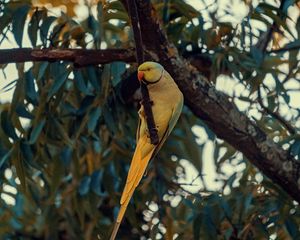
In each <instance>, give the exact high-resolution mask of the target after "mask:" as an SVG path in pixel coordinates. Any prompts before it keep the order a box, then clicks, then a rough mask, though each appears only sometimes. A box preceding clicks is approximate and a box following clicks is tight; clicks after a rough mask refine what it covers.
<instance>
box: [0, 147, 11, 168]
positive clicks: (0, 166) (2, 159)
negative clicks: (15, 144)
mask: <svg viewBox="0 0 300 240" xmlns="http://www.w3.org/2000/svg"><path fill="white" fill-rule="evenodd" d="M12 152H13V149H10V150H9V151H8V152H7V153H6V154H5V155H4V156H3V157H2V158H1V160H0V169H1V168H2V167H3V165H4V164H5V163H6V162H7V160H8V159H9V158H10V156H11V154H12Z"/></svg>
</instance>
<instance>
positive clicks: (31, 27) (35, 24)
mask: <svg viewBox="0 0 300 240" xmlns="http://www.w3.org/2000/svg"><path fill="white" fill-rule="evenodd" d="M44 15H46V12H45V10H38V9H37V10H35V11H34V13H33V14H32V17H31V20H30V22H29V24H28V36H29V39H30V41H31V45H32V46H33V47H36V41H37V33H38V28H39V23H40V21H41V19H42V18H43V16H44Z"/></svg>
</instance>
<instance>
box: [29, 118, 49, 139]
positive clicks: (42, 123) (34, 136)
mask: <svg viewBox="0 0 300 240" xmlns="http://www.w3.org/2000/svg"><path fill="white" fill-rule="evenodd" d="M45 123H46V120H45V119H42V120H41V121H40V122H39V123H38V124H37V125H36V126H35V128H34V129H33V130H32V132H31V134H30V139H29V144H34V143H35V142H36V140H37V139H38V137H39V136H40V133H41V131H42V129H43V127H44V126H45Z"/></svg>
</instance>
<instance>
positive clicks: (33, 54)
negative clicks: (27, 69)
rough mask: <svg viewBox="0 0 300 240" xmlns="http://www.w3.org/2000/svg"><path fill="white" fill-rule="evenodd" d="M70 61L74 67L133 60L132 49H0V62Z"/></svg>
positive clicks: (133, 52) (133, 53)
mask: <svg viewBox="0 0 300 240" xmlns="http://www.w3.org/2000/svg"><path fill="white" fill-rule="evenodd" d="M60 60H64V61H71V62H74V65H75V66H76V67H85V66H88V65H96V64H105V63H110V62H113V61H123V62H135V51H134V49H105V50H88V49H31V48H13V49H4V50H0V64H6V63H19V62H28V61H49V62H55V61H60Z"/></svg>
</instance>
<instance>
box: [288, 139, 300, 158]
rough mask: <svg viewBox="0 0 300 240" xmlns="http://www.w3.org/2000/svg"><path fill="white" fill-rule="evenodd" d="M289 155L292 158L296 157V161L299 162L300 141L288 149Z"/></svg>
mask: <svg viewBox="0 0 300 240" xmlns="http://www.w3.org/2000/svg"><path fill="white" fill-rule="evenodd" d="M290 151H291V154H292V155H294V156H298V160H300V141H299V140H298V141H297V140H295V142H294V143H293V144H292V146H291V148H290Z"/></svg>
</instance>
